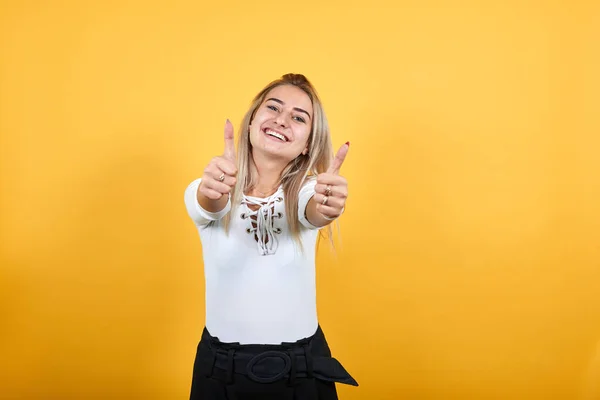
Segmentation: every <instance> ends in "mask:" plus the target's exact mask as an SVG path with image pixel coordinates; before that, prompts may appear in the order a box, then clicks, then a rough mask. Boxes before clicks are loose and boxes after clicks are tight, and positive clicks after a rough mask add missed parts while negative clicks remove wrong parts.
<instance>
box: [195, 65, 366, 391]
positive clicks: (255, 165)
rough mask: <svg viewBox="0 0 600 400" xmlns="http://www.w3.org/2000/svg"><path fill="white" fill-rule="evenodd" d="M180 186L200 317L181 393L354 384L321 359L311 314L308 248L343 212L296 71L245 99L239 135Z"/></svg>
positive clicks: (325, 141)
mask: <svg viewBox="0 0 600 400" xmlns="http://www.w3.org/2000/svg"><path fill="white" fill-rule="evenodd" d="M224 136H225V150H224V152H223V154H222V155H221V156H219V157H215V158H214V159H212V160H211V161H210V163H209V164H208V166H207V167H206V168H205V170H204V174H203V175H202V177H201V178H199V179H196V180H195V181H193V182H192V183H191V184H190V185H189V186H188V188H187V189H186V191H185V204H186V208H187V212H188V214H189V216H190V218H191V219H192V220H193V222H194V223H195V225H196V227H197V228H198V232H199V235H200V239H201V242H202V249H203V258H204V273H205V284H206V323H205V328H204V331H203V333H202V338H201V340H200V343H199V345H198V349H197V353H196V360H195V363H194V371H193V378H192V388H191V395H190V398H191V399H192V400H196V399H211V400H212V399H215V400H220V399H222V400H225V399H227V400H244V399H261V400H266V399H278V400H279V399H290V400H291V399H295V400H304V399H321V400H330V399H337V393H336V387H335V383H336V382H340V383H345V384H350V385H358V384H357V383H356V381H355V380H354V379H353V378H352V377H351V376H350V374H348V372H347V371H346V370H345V369H344V368H343V367H342V365H341V364H340V363H339V362H338V361H337V360H336V359H335V358H332V357H331V352H330V350H329V347H328V345H327V341H326V339H325V336H324V334H323V331H322V330H321V327H320V325H319V322H318V320H317V310H316V287H315V244H316V240H317V237H318V235H319V230H320V229H330V228H329V226H328V225H330V224H331V223H332V222H333V221H335V220H336V219H337V218H338V217H339V216H340V215H341V214H342V213H343V211H344V207H345V204H346V198H347V197H348V185H347V182H346V179H345V178H343V177H342V176H341V175H340V168H341V166H342V163H343V161H344V159H345V157H346V154H347V152H348V149H349V147H350V144H349V143H346V144H344V145H343V146H342V147H341V148H340V149H339V151H338V152H337V154H336V155H335V157H334V155H333V150H332V144H331V137H330V133H329V127H328V124H327V119H326V117H325V113H324V111H323V106H322V104H321V102H320V100H319V97H318V96H317V92H316V91H315V89H314V87H313V86H312V85H311V83H310V82H309V81H308V80H307V79H306V77H304V76H303V75H299V74H287V75H284V76H282V77H281V78H279V79H277V80H275V81H273V82H271V83H270V84H269V85H267V86H266V87H265V88H264V89H262V90H261V91H260V92H259V93H258V94H257V95H256V97H255V98H254V100H253V102H252V104H251V106H250V108H249V110H248V112H247V113H246V115H245V117H244V119H243V121H242V124H241V129H240V132H239V138H238V146H237V152H236V150H235V145H234V133H233V126H232V124H231V123H230V122H229V120H228V121H227V122H226V124H225V135H224Z"/></svg>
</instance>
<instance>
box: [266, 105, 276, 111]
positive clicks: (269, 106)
mask: <svg viewBox="0 0 600 400" xmlns="http://www.w3.org/2000/svg"><path fill="white" fill-rule="evenodd" d="M267 108H269V109H271V110H273V111H277V107H275V106H273V105H268V106H267Z"/></svg>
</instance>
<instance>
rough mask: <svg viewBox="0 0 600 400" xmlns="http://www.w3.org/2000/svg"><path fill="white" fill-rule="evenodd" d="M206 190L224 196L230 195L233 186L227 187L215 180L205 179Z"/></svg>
mask: <svg viewBox="0 0 600 400" xmlns="http://www.w3.org/2000/svg"><path fill="white" fill-rule="evenodd" d="M204 186H205V187H206V188H207V189H211V190H213V191H215V192H218V193H221V194H225V193H230V192H231V189H232V186H233V185H231V186H230V185H228V184H226V183H225V182H219V181H218V180H215V179H207V180H206V182H205V185H204Z"/></svg>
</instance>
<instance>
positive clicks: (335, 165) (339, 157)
mask: <svg viewBox="0 0 600 400" xmlns="http://www.w3.org/2000/svg"><path fill="white" fill-rule="evenodd" d="M349 149H350V142H346V143H344V145H343V146H342V147H340V149H339V150H338V152H337V154H336V155H335V158H334V159H333V162H332V163H331V166H330V167H329V169H328V170H327V172H328V173H330V174H335V175H337V174H339V173H340V168H342V164H343V163H344V160H345V159H346V154H348V150H349Z"/></svg>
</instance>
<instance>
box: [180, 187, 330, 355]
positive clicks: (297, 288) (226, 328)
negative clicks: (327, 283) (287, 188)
mask: <svg viewBox="0 0 600 400" xmlns="http://www.w3.org/2000/svg"><path fill="white" fill-rule="evenodd" d="M200 181H201V179H196V180H194V181H193V182H192V183H190V185H189V186H188V187H187V189H186V190H185V196H184V198H185V205H186V208H187V212H188V215H189V216H190V218H191V219H192V220H193V221H194V223H195V225H196V227H197V229H198V233H199V235H200V240H201V243H202V253H203V259H204V276H205V285H206V328H207V330H208V331H209V332H210V334H211V335H213V336H216V337H218V338H219V339H220V340H221V341H223V342H239V343H241V344H280V343H281V342H294V341H296V340H299V339H302V338H305V337H308V336H311V335H312V334H314V333H315V331H316V329H317V325H318V322H317V310H316V282H315V245H316V240H317V236H318V232H319V231H318V228H317V227H315V226H313V225H312V224H311V223H310V222H309V221H308V220H307V219H306V216H305V210H306V206H307V204H308V201H309V200H310V199H311V197H312V196H313V195H314V194H315V191H314V187H315V184H316V179H310V180H308V181H307V183H306V184H305V185H304V186H303V187H302V189H301V190H300V193H299V198H298V219H299V221H300V237H301V239H302V244H303V249H302V250H301V249H300V248H299V246H298V244H297V242H296V241H295V240H294V239H293V238H292V236H291V234H290V232H289V229H288V225H287V222H286V212H285V206H284V201H283V188H282V187H279V189H278V190H277V191H276V192H275V193H274V194H273V195H271V196H269V197H266V198H258V197H250V196H243V199H242V203H241V204H240V205H239V206H238V207H236V208H235V211H234V213H235V214H234V215H233V216H232V218H231V223H230V230H229V235H227V234H226V233H225V230H224V227H223V224H222V221H221V219H222V218H223V217H224V216H225V215H226V214H227V213H228V212H230V211H231V209H232V207H231V200H229V201H228V202H227V205H226V207H225V208H224V209H223V210H222V211H220V212H216V213H211V212H208V211H206V210H204V209H203V208H202V207H201V206H200V204H199V203H198V200H197V197H196V193H197V191H198V186H199V185H200ZM249 205H254V206H258V207H259V208H258V209H257V210H255V211H253V210H252V209H251V208H250V207H249ZM254 208H256V207H254Z"/></svg>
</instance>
